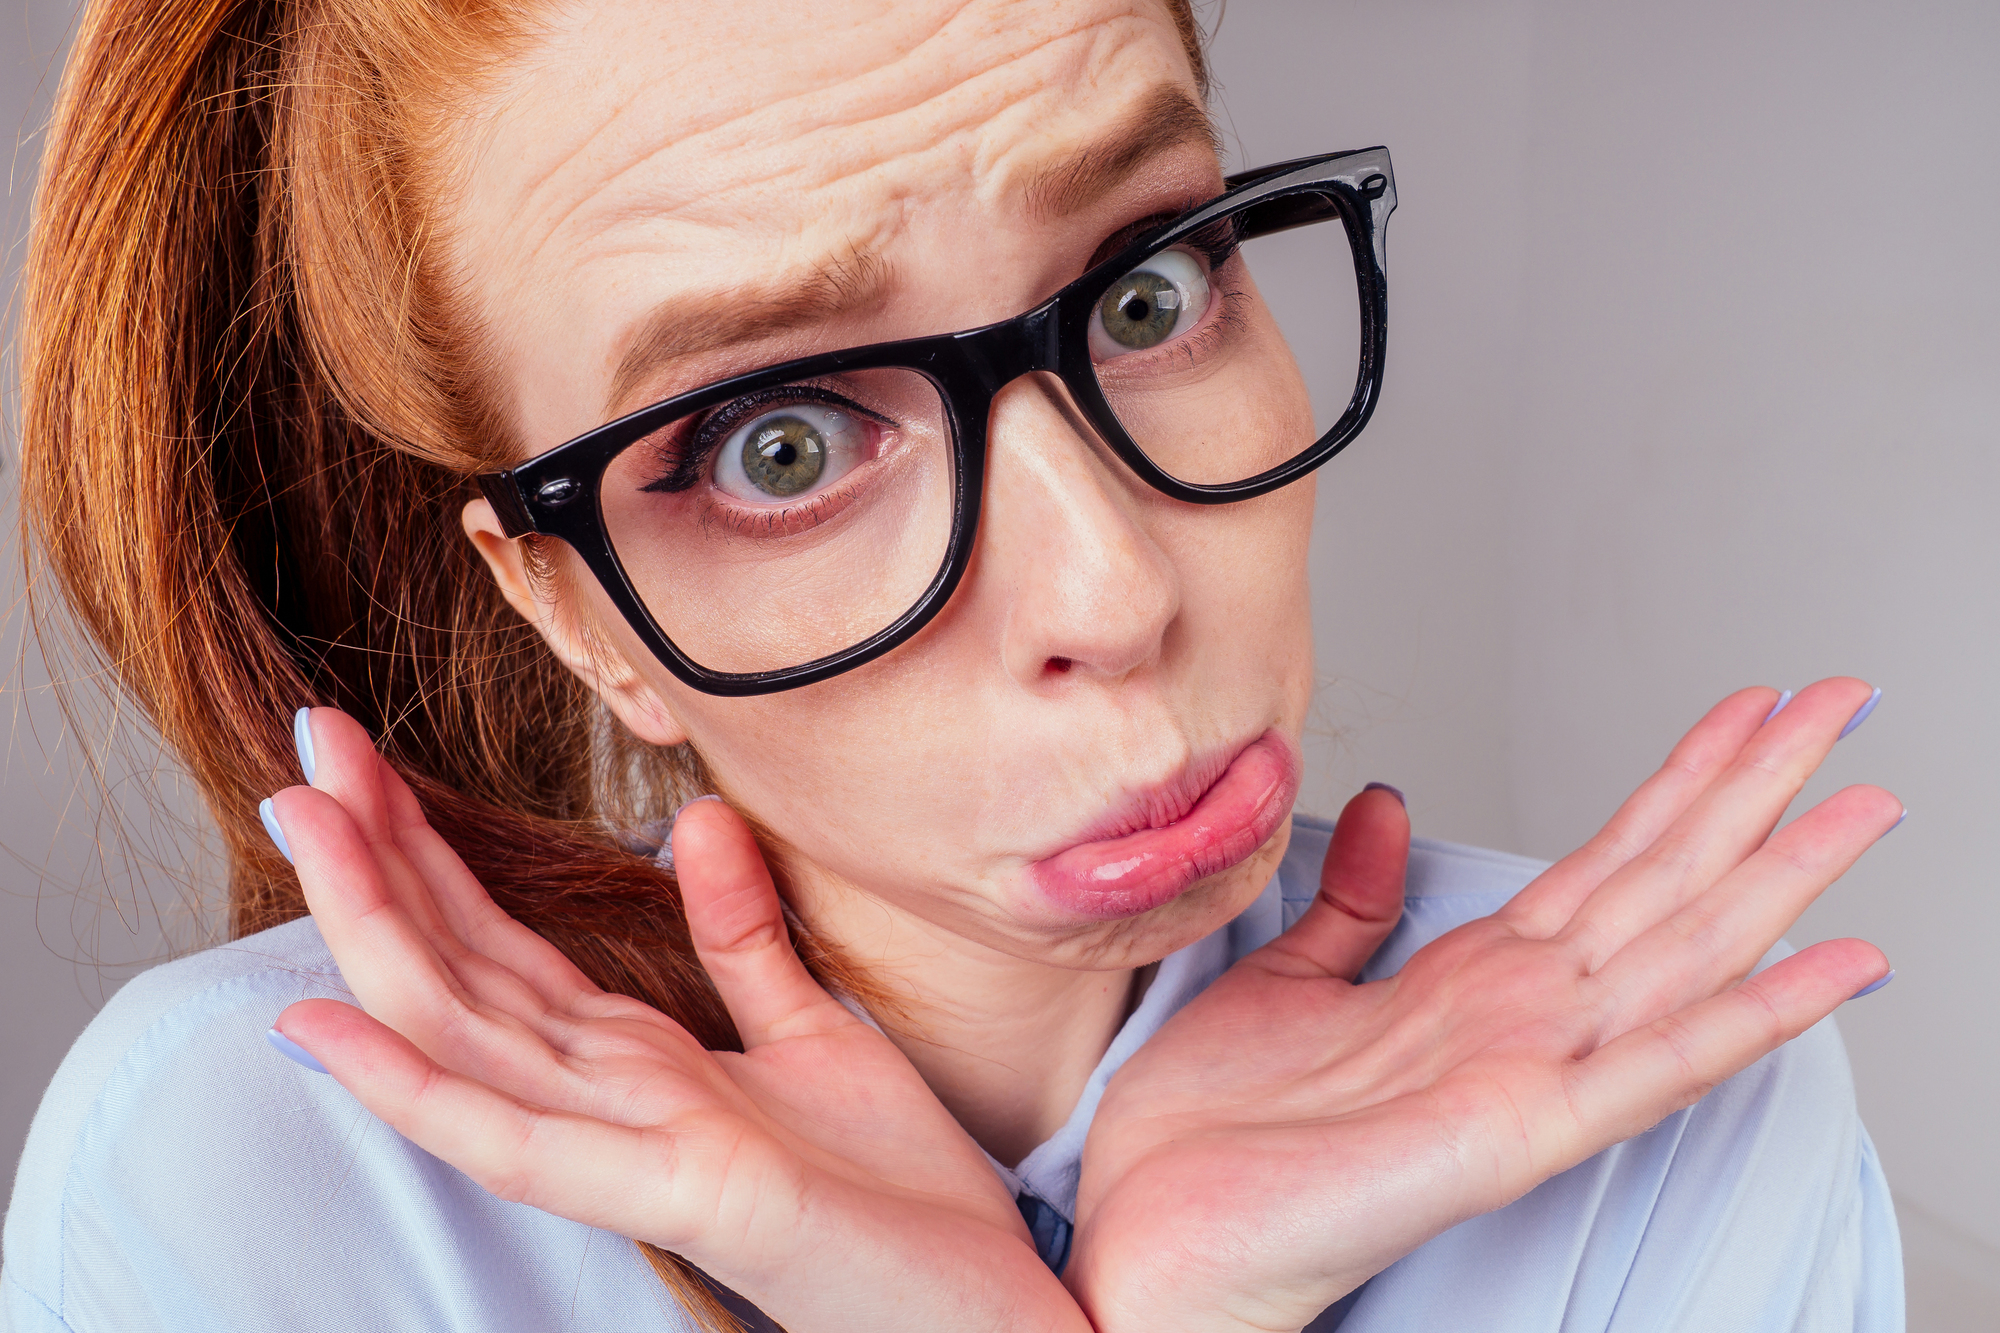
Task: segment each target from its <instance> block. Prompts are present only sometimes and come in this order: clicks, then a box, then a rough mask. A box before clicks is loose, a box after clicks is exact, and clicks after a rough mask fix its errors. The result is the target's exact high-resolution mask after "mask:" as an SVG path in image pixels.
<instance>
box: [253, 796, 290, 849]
mask: <svg viewBox="0 0 2000 1333" xmlns="http://www.w3.org/2000/svg"><path fill="white" fill-rule="evenodd" d="M257 817H258V818H259V819H261V820H263V821H264V832H266V833H268V834H270V835H271V841H272V842H275V843H277V844H278V855H280V856H282V857H284V858H285V863H286V864H287V865H289V864H291V860H292V845H291V844H290V843H288V842H286V841H285V831H284V830H283V829H281V828H279V827H278V812H277V809H276V808H275V807H274V806H272V804H271V798H270V797H268V796H266V797H265V798H264V799H263V800H262V801H261V802H260V803H259V804H258V806H257Z"/></svg>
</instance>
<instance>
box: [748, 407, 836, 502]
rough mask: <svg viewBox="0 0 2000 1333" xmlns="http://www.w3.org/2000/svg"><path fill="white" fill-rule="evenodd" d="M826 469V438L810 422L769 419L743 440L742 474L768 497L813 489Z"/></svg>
mask: <svg viewBox="0 0 2000 1333" xmlns="http://www.w3.org/2000/svg"><path fill="white" fill-rule="evenodd" d="M825 470H826V437H825V436H823V435H821V434H820V433H819V430H818V429H817V428H816V427H815V426H813V424H812V423H811V422H809V421H805V420H802V419H800V418H798V417H794V416H776V417H770V418H767V419H766V420H764V421H763V422H761V423H759V425H758V427H757V429H756V430H753V431H751V432H750V434H749V435H748V436H747V437H745V439H744V441H743V473H744V475H745V476H746V477H748V478H749V481H750V484H751V485H752V486H755V487H756V488H757V489H758V490H760V491H762V492H764V493H765V494H766V495H776V496H787V495H797V494H798V493H799V492H801V491H804V490H809V489H811V487H812V485H813V483H815V482H817V481H818V480H819V477H820V473H822V472H824V471H825Z"/></svg>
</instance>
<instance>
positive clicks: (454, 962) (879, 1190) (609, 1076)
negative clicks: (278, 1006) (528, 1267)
mask: <svg viewBox="0 0 2000 1333" xmlns="http://www.w3.org/2000/svg"><path fill="white" fill-rule="evenodd" d="M313 731H314V737H315V741H316V746H315V748H316V751H317V754H318V756H319V763H318V766H317V771H316V773H315V789H316V790H315V789H304V788H294V789H290V790H288V791H287V792H284V793H281V795H280V797H279V798H278V801H279V806H278V809H279V813H280V815H281V817H282V819H283V823H284V827H285V829H286V831H287V834H288V836H289V838H290V840H291V843H292V846H293V849H294V853H295V855H296V862H297V866H298V869H299V874H300V879H301V882H302V884H303V885H304V886H305V888H306V892H307V897H308V901H309V902H310V903H311V905H312V908H313V913H314V916H315V918H316V920H317V921H318V923H319V926H320V930H321V933H322V934H323V936H324V937H325V938H326V940H327V943H328V946H329V947H330V948H331V949H332V950H333V953H334V956H335V958H336V960H337V961H338V962H339V964H340V967H341V971H342V975H343V977H344V978H345V979H346V981H347V982H348V984H349V985H350V986H351V987H352V988H353V990H354V993H355V995H356V996H357V998H359V999H360V1001H361V1002H362V1005H363V1006H364V1008H365V1009H366V1014H364V1013H362V1012H361V1011H359V1010H356V1009H355V1008H353V1007H352V1006H349V1005H343V1004H338V1003H334V1002H332V1001H310V1002H307V1003H305V1004H302V1005H297V1006H294V1007H293V1008H292V1009H291V1010H288V1011H287V1012H286V1014H285V1015H284V1016H283V1019H282V1022H283V1025H284V1027H285V1030H286V1032H287V1034H288V1035H289V1036H291V1037H292V1038H293V1039H294V1040H297V1041H300V1042H301V1043H302V1044H304V1045H306V1046H307V1047H308V1048H309V1049H311V1050H312V1051H313V1052H314V1053H315V1054H316V1055H318V1056H319V1058H320V1059H321V1060H322V1062H323V1063H325V1064H326V1065H327V1067H328V1068H329V1069H330V1070H331V1072H332V1073H333V1074H334V1075H335V1077H337V1078H339V1079H340V1081H341V1082H342V1083H343V1084H344V1085H346V1086H347V1087H348V1088H349V1089H350V1090H351V1091H352V1092H354V1094H355V1095H356V1096H357V1097H359V1098H360V1099H361V1101H362V1102H363V1103H364V1104H365V1105H367V1106H368V1107H369V1109H370V1110H372V1111H374V1112H375V1113H376V1114H377V1115H379V1116H381V1117H382V1118H383V1119H384V1120H386V1121H388V1122H389V1123H390V1124H392V1125H394V1126H395V1127H396V1128H397V1129H398V1130H400V1131H401V1132H403V1133H404V1134H405V1135H406V1136H407V1137H409V1138H410V1139H411V1140H412V1141H414V1142H416V1143H417V1144H418V1145H419V1146H421V1147H424V1148H425V1149H427V1150H429V1151H430V1152H432V1153H434V1154H436V1155H437V1156H439V1157H441V1158H443V1159H444V1160H446V1161H448V1162H451V1163H452V1164H453V1165H455V1166H457V1167H459V1168H460V1169H461V1170H463V1171H465V1172H466V1173H467V1174H468V1175H470V1176H471V1177H472V1178H473V1179H475V1180H477V1181H479V1182H480V1183H481V1184H483V1185H485V1186H486V1187H487V1188H488V1189H490V1190H492V1191H493V1192H494V1193H496V1194H498V1195H500V1196H501V1197H503V1198H507V1199H511V1200H517V1201H521V1202H526V1203H530V1204H533V1205H535V1206H536V1207H539V1208H543V1209H545V1210H547V1211H549V1212H553V1213H556V1214H559V1215H561V1216H564V1217H568V1218H571V1219H574V1220H576V1221H580V1222H584V1223H587V1224H589V1225H592V1226H597V1227H603V1228H606V1229H608V1230H612V1231H616V1232H620V1233H622V1234H625V1235H628V1236H632V1237H635V1238H638V1239H642V1240H647V1241H651V1242H653V1243H655V1244H657V1245H660V1246H662V1247H664V1248H666V1249H669V1250H673V1251H675V1252H677V1253H680V1254H683V1255H686V1256H687V1257H688V1258H689V1259H691V1260H693V1261H694V1262H695V1263H696V1264H697V1265H698V1266H700V1267H702V1268H704V1269H705V1270H706V1271H708V1272H710V1273H712V1274H714V1275H715V1276H717V1277H718V1278H720V1279H721V1280H722V1281H724V1282H725V1283H727V1284H728V1285H730V1286H733V1287H736V1288H737V1289H738V1290H739V1291H741V1292H742V1293H743V1294H744V1295H746V1296H748V1297H749V1298H750V1299H752V1300H753V1301H755V1302H757V1303H758V1304H759V1305H761V1306H763V1308H765V1309H766V1311H767V1312H769V1313H770V1314H772V1315H773V1316H775V1317H778V1318H779V1319H780V1320H781V1321H782V1322H784V1323H786V1324H787V1325H788V1326H790V1327H793V1328H794V1329H796V1330H800V1331H801V1333H803V1330H807V1329H810V1328H814V1327H848V1326H863V1325H866V1326H872V1327H885V1328H886V1327H898V1326H902V1325H904V1324H905V1323H909V1324H910V1325H911V1326H935V1325H937V1324H938V1322H939V1321H940V1320H942V1321H944V1322H948V1323H953V1324H955V1325H957V1326H962V1327H968V1328H976V1327H996V1328H1000V1327H1006V1328H1015V1327H1046V1328H1057V1327H1064V1326H1069V1327H1074V1326H1075V1325H1076V1324H1078V1323H1080V1322H1081V1320H1080V1316H1079V1315H1078V1314H1077V1311H1076V1309H1075V1306H1074V1304H1073V1303H1072V1302H1071V1301H1070V1300H1069V1298H1068V1297H1067V1296H1066V1295H1065V1294H1064V1293H1063V1291H1062V1289H1061V1288H1060V1286H1058V1285H1056V1284H1055V1282H1054V1280H1053V1278H1052V1277H1051V1276H1050V1275H1049V1274H1048V1273H1047V1270H1046V1269H1044V1268H1043V1267H1042V1266H1041V1264H1040V1262H1039V1260H1037V1259H1036V1257H1035V1254H1034V1250H1033V1247H1032V1243H1031V1242H1030V1241H1029V1239H1028V1236H1027V1233H1026V1228H1025V1227H1024V1225H1023V1224H1022V1222H1021V1218H1020V1215H1019V1213H1018V1212H1017V1211H1016V1209H1015V1207H1014V1205H1013V1202H1012V1200H1011V1198H1010V1197H1009V1196H1008V1194H1007V1193H1006V1191H1005V1189H1004V1188H1003V1187H1002V1186H1001V1184H1000V1182H999V1179H998V1177H997V1176H996V1175H995V1174H994V1173H993V1171H992V1169H991V1167H990V1166H989V1164H988V1163H987V1161H986V1159H985V1157H984V1155H983V1154H982V1153H981V1152H980V1151H979V1149H978V1147H977V1146H976V1145H975V1144H974V1143H973V1142H972V1140H971V1139H970V1138H969V1137H968V1136H967V1135H966V1134H965V1132H964V1131H963V1130H962V1129H961V1128H960V1127H959V1126H958V1124H957V1123H956V1122H955V1121H954V1120H953V1119H952V1118H951V1116H950V1114H949V1113H948V1112H946V1111H945V1109H944V1108H943V1107H942V1106H941V1105H940V1104H939V1103H938V1101H937V1099H936V1098H935V1097H934V1096H933V1095H932V1094H931V1092H930V1091H929V1089H928V1088H927V1087H925V1085H924V1084H923V1081H922V1080H921V1079H920V1078H919V1077H918V1075H917V1073H916V1071H915V1069H914V1068H913V1067H912V1066H911V1065H910V1064H909V1062H908V1060H907V1059H905V1058H904V1056H903V1055H902V1053H901V1052H900V1051H898V1050H897V1049H896V1048H895V1046H894V1045H893V1044H891V1043H890V1042H889V1041H888V1040H887V1039H886V1038H885V1037H883V1036H882V1035H881V1034H880V1033H878V1032H876V1031H875V1030H874V1029H872V1028H870V1027H869V1026H868V1025H866V1024H865V1023H863V1022H861V1021H860V1020H859V1019H857V1018H855V1017H854V1016H853V1015H852V1014H851V1013H850V1012H849V1011H848V1010H847V1009H846V1008H845V1007H844V1006H842V1005H841V1004H840V1003H839V1002H838V1001H837V1000H835V999H834V998H833V997H832V996H830V995H829V994H828V993H827V992H826V991H825V990H823V989H821V988H820V987H819V986H818V985H817V984H816V983H815V982H813V980H812V979H811V977H810V976H809V975H808V974H807V973H806V971H805V969H804V967H803V966H802V965H801V964H800V963H799V960H798V958H797V956H796V954H794V953H793V951H792V949H791V945H790V941H789V937H788V935H787V932H786V930H785V927H784V924H783V920H782V917H781V915H780V909H779V906H778V899H777V895H776V892H775V890H774V889H773V887H772V885H771V881H770V877H769V873H768V871H766V869H765V868H764V865H763V861H762V859H761V857H760V856H759V854H758V852H757V849H756V845H755V843H754V841H753V840H752V839H751V838H750V835H749V831H748V829H747V828H746V827H745V826H744V824H743V823H742V821H741V820H740V819H738V818H737V817H736V816H735V815H734V814H733V813H731V812H730V811H728V809H727V808H726V807H724V806H722V805H721V804H719V803H705V804H703V805H700V806H697V807H695V808H694V809H693V810H692V811H691V812H690V814H689V815H688V816H686V817H684V818H683V819H682V821H681V822H680V825H679V826H678V827H677V829H676V851H677V853H678V855H677V861H678V862H679V864H680V865H681V866H682V868H683V875H682V888H683V893H684V896H685V898H686V900H687V904H688V914H689V926H690V931H691V933H692V934H693V936H694V940H695V944H696V948H697V951H698V952H699V953H700V954H701V957H702V962H703V964H704V966H705V967H706V968H707V969H708V971H709V973H710V975H711V976H712V977H713V978H714V979H715V982H716V985H717V987H718V989H719V990H720V992H721V993H722V996H723V999H724V1001H725V1003H726V1004H728V1006H729V1009H730V1014H731V1017H732V1018H733V1019H734V1020H735V1022H736V1025H737V1028H738V1031H739V1033H740V1035H741V1036H742V1038H743V1042H744V1048H745V1049H744V1050H743V1051H742V1052H740V1053H737V1052H714V1051H708V1050H705V1049H703V1047H702V1046H701V1044H700V1043H699V1042H698V1041H696V1040H695V1039H694V1038H693V1037H692V1036H691V1035H689V1033H688V1032H687V1031H686V1030H684V1029H683V1028H681V1027H680V1026H679V1025H678V1024H676V1023H674V1022H673V1021H672V1020H670V1019H669V1018H667V1017H666V1016H665V1015H663V1014H661V1013H659V1012H658V1011H656V1010H654V1009H652V1008H650V1007H649V1006H647V1005H645V1004H642V1003H640V1002H639V1001H637V1000H634V999H631V998H629V997H626V996H622V995H615V994H610V993H607V992H605V991H602V990H600V989H599V988H597V987H596V986H594V985H592V984H591V983H590V982H589V981H588V980H587V979H586V978H585V977H584V976H583V975H582V974H581V973H580V972H578V971H577V970H576V968H575V967H573V966H572V965H571V964H570V963H569V962H568V961H567V960H566V959H565V958H564V957H563V956H562V955H561V954H560V953H559V952H558V951H557V950H555V949H554V948H553V947H552V946H550V945H549V944H548V943H547V942H546V941H544V940H542V939H541V938H540V937H539V936H536V935H535V934H534V933H533V932H531V931H529V930H528V929H526V928H525V927H523V926H521V925H520V924H519V923H518V922H515V921H513V920H512V919H511V918H509V917H507V916H506V915H505V914H504V913H502V912H501V911H500V910H499V909H498V908H497V907H495V906H494V904H493V902H492V900H491V899H490V898H488V897H487V896H486V894H485V893H484V892H483V890H481V889H480V888H479V886H478V884H477V883H475V882H474V881H473V880H472V878H471V876H470V875H469V873H468V872H467V871H466V870H465V868H464V866H463V864H462V863H460V862H459V860H458V858H457V857H456V856H455V855H454V854H453V853H452V852H451V850H450V849H449V847H447V846H446V845H445V844H444V842H443V841H442V840H441V839H440V838H438V837H437V835H436V834H435V833H434V832H433V831H431V829H430V828H429V827H428V825H427V824H425V822H424V820H423V816H422V812H421V811H420V810H419V809H418V808H417V805H416V802H415V799H414V798H413V797H412V796H411V794H410V792H409V791H408V789H407V787H405V786H404V785H403V783H402V782H401V780H400V779H399V778H397V777H396V775H395V773H394V771H393V770H392V769H390V768H389V766H388V765H387V764H386V763H384V762H383V761H381V760H380V758H379V757H377V756H376V755H375V753H374V750H373V748H372V746H371V745H370V744H369V742H368V739H367V737H366V735H365V733H362V732H361V730H360V728H359V727H357V726H355V725H354V724H353V723H352V722H351V721H350V720H348V719H346V718H344V717H342V716H340V715H339V714H337V713H333V712H332V711H331V710H319V711H318V712H317V713H316V714H315V716H314V727H313ZM830 1253H840V1254H842V1255H843V1256H844V1257H843V1261H842V1262H841V1263H840V1264H838V1265H828V1264H826V1263H825V1262H824V1260H820V1261H819V1262H818V1263H817V1264H815V1263H812V1262H808V1261H807V1257H808V1256H814V1255H823V1254H830ZM920 1260H921V1262H920ZM871 1265H872V1267H871ZM926 1265H928V1267H926ZM913 1271H923V1272H925V1273H926V1275H927V1276H929V1277H932V1278H934V1279H935V1281H933V1282H931V1283H929V1284H928V1286H926V1284H923V1283H916V1284H912V1283H911V1282H909V1281H908V1277H909V1274H910V1273H911V1272H913ZM983 1298H984V1299H986V1304H985V1305H982V1304H981V1301H982V1299H983Z"/></svg>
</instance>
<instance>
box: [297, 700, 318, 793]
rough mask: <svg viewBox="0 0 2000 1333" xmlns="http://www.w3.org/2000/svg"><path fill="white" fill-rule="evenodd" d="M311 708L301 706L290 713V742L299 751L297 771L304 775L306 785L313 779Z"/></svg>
mask: <svg viewBox="0 0 2000 1333" xmlns="http://www.w3.org/2000/svg"><path fill="white" fill-rule="evenodd" d="M312 711H313V710H312V709H310V708H301V709H300V710H299V711H298V712H297V713H294V714H293V715H292V744H293V746H294V747H296V748H297V750H298V752H299V771H300V772H302V773H304V774H305V775H306V782H307V784H308V785H310V784H311V782H312V780H313V772H314V770H315V767H316V766H315V765H314V763H313V729H312Z"/></svg>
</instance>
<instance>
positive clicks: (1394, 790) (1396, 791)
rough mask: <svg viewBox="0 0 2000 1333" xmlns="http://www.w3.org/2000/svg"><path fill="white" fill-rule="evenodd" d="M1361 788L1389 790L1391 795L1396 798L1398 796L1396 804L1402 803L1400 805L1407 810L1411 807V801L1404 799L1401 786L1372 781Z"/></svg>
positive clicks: (1365, 789) (1364, 789) (1366, 789)
mask: <svg viewBox="0 0 2000 1333" xmlns="http://www.w3.org/2000/svg"><path fill="white" fill-rule="evenodd" d="M1361 790H1363V791H1386V792H1388V793H1389V794H1390V795H1391V796H1393V797H1395V798H1396V804H1397V805H1400V806H1402V807H1403V808H1404V809H1405V810H1407V809H1409V808H1410V803H1409V801H1407V800H1405V799H1404V797H1403V791H1402V788H1400V787H1391V786H1390V785H1389V784H1388V783H1386V782H1371V783H1369V784H1368V785H1367V786H1365V787H1363V788H1362V789H1361Z"/></svg>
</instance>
